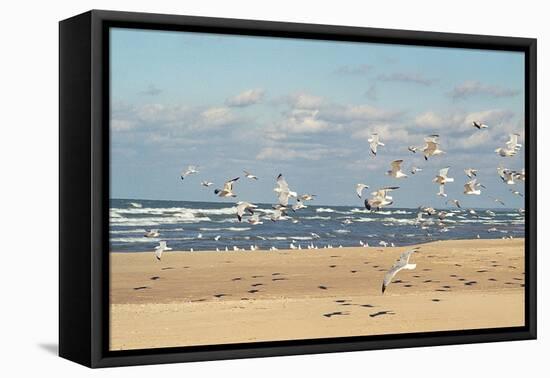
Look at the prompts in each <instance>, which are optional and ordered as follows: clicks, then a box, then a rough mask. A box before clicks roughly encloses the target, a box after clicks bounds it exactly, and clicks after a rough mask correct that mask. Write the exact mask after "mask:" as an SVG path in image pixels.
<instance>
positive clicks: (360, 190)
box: [355, 184, 369, 198]
mask: <svg viewBox="0 0 550 378" xmlns="http://www.w3.org/2000/svg"><path fill="white" fill-rule="evenodd" d="M368 187H369V186H368V185H365V184H357V185H356V187H355V191H356V192H357V195H358V196H359V198H361V194H362V193H363V189H368Z"/></svg>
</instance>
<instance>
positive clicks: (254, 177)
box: [243, 171, 258, 180]
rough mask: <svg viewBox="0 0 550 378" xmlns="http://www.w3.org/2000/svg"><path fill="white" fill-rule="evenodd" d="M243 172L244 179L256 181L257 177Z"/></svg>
mask: <svg viewBox="0 0 550 378" xmlns="http://www.w3.org/2000/svg"><path fill="white" fill-rule="evenodd" d="M243 172H244V177H246V178H249V179H251V180H257V179H258V177H257V176H254V175H253V174H252V173H250V172H248V171H243Z"/></svg>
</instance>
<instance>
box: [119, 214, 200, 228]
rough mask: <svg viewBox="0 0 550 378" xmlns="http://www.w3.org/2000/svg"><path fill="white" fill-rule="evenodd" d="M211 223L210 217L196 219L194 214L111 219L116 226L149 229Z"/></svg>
mask: <svg viewBox="0 0 550 378" xmlns="http://www.w3.org/2000/svg"><path fill="white" fill-rule="evenodd" d="M209 221H211V219H210V218H208V217H196V216H194V215H193V214H181V215H179V216H174V217H146V218H125V217H122V218H111V219H110V222H111V223H112V224H115V225H121V226H133V227H138V226H142V227H147V226H158V225H161V224H178V223H199V222H209Z"/></svg>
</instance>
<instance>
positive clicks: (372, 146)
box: [367, 133, 385, 156]
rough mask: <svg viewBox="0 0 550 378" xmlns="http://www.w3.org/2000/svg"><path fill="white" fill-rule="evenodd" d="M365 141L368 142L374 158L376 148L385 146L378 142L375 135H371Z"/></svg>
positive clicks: (377, 136)
mask: <svg viewBox="0 0 550 378" xmlns="http://www.w3.org/2000/svg"><path fill="white" fill-rule="evenodd" d="M367 141H368V142H369V145H370V151H371V152H372V154H373V155H374V156H376V152H377V150H378V146H385V144H384V143H382V142H380V136H379V135H378V134H376V133H375V134H372V135H371V136H370V138H369V139H368V140H367Z"/></svg>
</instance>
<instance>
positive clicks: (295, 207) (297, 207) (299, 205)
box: [292, 198, 307, 211]
mask: <svg viewBox="0 0 550 378" xmlns="http://www.w3.org/2000/svg"><path fill="white" fill-rule="evenodd" d="M305 208H307V206H306V205H304V203H303V202H302V201H301V200H300V199H299V198H298V199H297V200H296V204H294V205H292V210H293V211H296V210H300V209H305Z"/></svg>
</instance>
